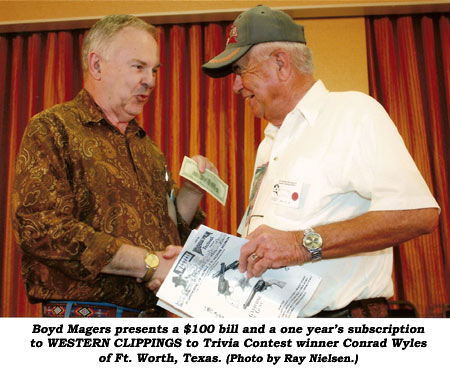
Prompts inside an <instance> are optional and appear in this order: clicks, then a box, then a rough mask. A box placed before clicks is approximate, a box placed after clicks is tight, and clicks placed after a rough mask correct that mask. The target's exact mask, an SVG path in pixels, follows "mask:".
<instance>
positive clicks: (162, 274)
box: [146, 245, 183, 293]
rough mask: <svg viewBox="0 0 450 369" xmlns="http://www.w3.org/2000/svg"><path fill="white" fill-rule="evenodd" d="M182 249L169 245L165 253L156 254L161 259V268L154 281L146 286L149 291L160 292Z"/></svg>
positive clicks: (157, 270) (157, 271)
mask: <svg viewBox="0 0 450 369" xmlns="http://www.w3.org/2000/svg"><path fill="white" fill-rule="evenodd" d="M182 248H183V247H182V246H174V245H169V246H167V247H166V249H165V250H164V251H157V252H155V254H156V255H157V256H158V257H159V266H158V268H157V269H156V270H155V273H154V274H153V277H152V279H150V281H148V282H147V284H146V287H147V288H148V289H150V290H152V291H153V292H155V293H156V292H157V291H158V289H159V287H161V284H162V283H163V281H164V279H165V278H166V276H167V274H168V273H169V271H170V268H172V264H173V263H174V261H175V259H176V258H177V256H178V254H179V253H180V252H181V250H182Z"/></svg>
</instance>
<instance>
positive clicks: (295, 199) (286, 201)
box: [272, 180, 302, 208]
mask: <svg viewBox="0 0 450 369" xmlns="http://www.w3.org/2000/svg"><path fill="white" fill-rule="evenodd" d="M301 187H302V186H301V185H299V184H298V183H297V182H291V181H281V180H280V181H275V182H274V184H273V187H272V201H273V202H274V203H276V204H279V205H284V206H289V207H290V208H299V207H300V200H301V199H300V194H301Z"/></svg>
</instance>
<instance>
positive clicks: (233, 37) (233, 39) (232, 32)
mask: <svg viewBox="0 0 450 369" xmlns="http://www.w3.org/2000/svg"><path fill="white" fill-rule="evenodd" d="M237 37H238V33H237V28H236V26H235V25H234V24H233V25H232V26H231V29H230V33H229V34H228V39H227V45H228V44H235V43H236V42H237Z"/></svg>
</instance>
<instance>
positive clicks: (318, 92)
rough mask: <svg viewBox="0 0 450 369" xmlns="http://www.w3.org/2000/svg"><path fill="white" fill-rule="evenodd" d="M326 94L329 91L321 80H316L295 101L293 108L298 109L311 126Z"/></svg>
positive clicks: (325, 98) (324, 101) (323, 102)
mask: <svg viewBox="0 0 450 369" xmlns="http://www.w3.org/2000/svg"><path fill="white" fill-rule="evenodd" d="M328 94H329V91H328V90H327V88H326V87H325V85H324V84H323V82H322V81H321V80H318V81H316V82H315V83H314V85H313V86H312V87H311V88H310V89H309V90H308V92H307V93H306V94H305V96H303V98H302V99H301V100H300V101H299V102H298V103H297V105H296V106H295V108H294V110H297V111H299V112H300V113H301V114H302V115H303V116H304V118H305V120H306V121H307V122H308V124H309V125H311V126H312V125H314V124H315V122H316V119H317V117H318V115H319V113H320V111H321V110H322V107H323V106H324V105H325V103H326V100H327V96H328ZM294 110H293V111H294Z"/></svg>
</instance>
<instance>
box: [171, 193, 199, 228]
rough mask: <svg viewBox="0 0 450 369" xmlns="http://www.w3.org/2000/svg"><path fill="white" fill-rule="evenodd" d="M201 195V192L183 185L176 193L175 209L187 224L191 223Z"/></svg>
mask: <svg viewBox="0 0 450 369" xmlns="http://www.w3.org/2000/svg"><path fill="white" fill-rule="evenodd" d="M202 197H203V192H200V191H198V190H196V189H194V188H192V187H190V186H187V185H183V186H182V187H181V188H180V190H179V192H178V195H177V210H178V213H179V214H180V215H181V217H182V218H183V219H184V221H185V222H186V223H187V224H191V222H192V219H193V218H194V215H195V213H196V211H197V209H198V205H199V204H200V201H201V199H202Z"/></svg>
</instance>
